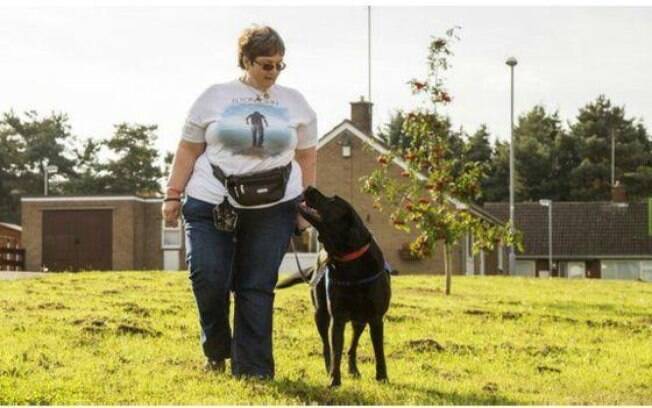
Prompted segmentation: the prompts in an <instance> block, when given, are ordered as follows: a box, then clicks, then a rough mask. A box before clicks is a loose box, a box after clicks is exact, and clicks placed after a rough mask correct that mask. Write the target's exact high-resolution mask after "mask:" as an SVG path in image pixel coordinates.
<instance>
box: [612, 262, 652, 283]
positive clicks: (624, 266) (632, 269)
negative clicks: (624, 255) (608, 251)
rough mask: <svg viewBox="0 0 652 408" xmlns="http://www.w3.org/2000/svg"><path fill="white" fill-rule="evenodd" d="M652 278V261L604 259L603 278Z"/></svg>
mask: <svg viewBox="0 0 652 408" xmlns="http://www.w3.org/2000/svg"><path fill="white" fill-rule="evenodd" d="M639 277H640V278H642V279H644V280H645V279H646V277H647V280H650V279H652V261H626V260H620V261H602V279H638V278H639Z"/></svg>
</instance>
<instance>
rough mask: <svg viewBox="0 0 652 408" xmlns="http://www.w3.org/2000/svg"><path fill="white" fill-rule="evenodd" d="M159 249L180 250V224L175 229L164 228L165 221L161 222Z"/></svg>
mask: <svg viewBox="0 0 652 408" xmlns="http://www.w3.org/2000/svg"><path fill="white" fill-rule="evenodd" d="M161 248H163V249H181V223H180V222H179V223H178V224H177V226H176V227H166V226H165V220H161Z"/></svg>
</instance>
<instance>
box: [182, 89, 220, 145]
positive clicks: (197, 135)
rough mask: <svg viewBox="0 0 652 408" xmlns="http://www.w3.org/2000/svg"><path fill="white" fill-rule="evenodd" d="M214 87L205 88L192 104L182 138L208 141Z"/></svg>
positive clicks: (199, 141)
mask: <svg viewBox="0 0 652 408" xmlns="http://www.w3.org/2000/svg"><path fill="white" fill-rule="evenodd" d="M213 90H214V88H213V87H210V88H208V89H207V90H205V91H204V92H203V93H202V94H201V95H200V96H199V98H197V100H196V101H195V103H193V104H192V107H191V108H190V111H189V112H188V116H187V117H186V121H185V123H184V124H183V130H182V132H181V139H183V140H185V141H188V142H192V143H206V127H208V124H209V123H210V120H209V118H210V117H211V115H210V109H209V108H210V106H211V104H210V99H211V97H212V94H213Z"/></svg>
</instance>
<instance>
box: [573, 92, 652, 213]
mask: <svg viewBox="0 0 652 408" xmlns="http://www.w3.org/2000/svg"><path fill="white" fill-rule="evenodd" d="M612 132H613V135H614V137H615V142H616V143H615V150H616V163H615V170H616V171H615V178H616V179H623V178H625V179H627V181H628V184H627V185H626V186H625V187H626V189H627V191H628V194H629V196H630V197H631V198H633V199H637V198H642V197H644V196H645V195H646V194H649V189H646V187H647V186H649V183H650V179H649V178H647V177H646V175H647V174H648V173H647V172H646V168H647V167H649V166H651V165H652V152H651V149H652V142H651V141H650V137H649V135H648V134H647V131H646V129H645V127H644V126H643V124H642V123H640V122H638V121H635V120H634V119H627V118H626V117H625V109H624V107H619V106H613V105H612V103H611V101H610V100H609V99H608V98H607V97H605V96H604V95H600V96H598V98H597V99H596V100H595V101H593V102H591V103H589V104H587V105H586V106H584V107H583V108H581V109H580V111H579V114H578V115H577V118H576V122H575V123H573V124H571V135H572V137H573V138H574V139H575V141H576V143H577V150H578V155H579V157H580V158H581V161H580V164H579V166H578V167H577V168H576V169H574V170H573V171H572V173H571V175H570V176H571V177H570V183H571V199H573V200H579V201H584V200H592V201H595V200H609V199H610V190H611V136H612Z"/></svg>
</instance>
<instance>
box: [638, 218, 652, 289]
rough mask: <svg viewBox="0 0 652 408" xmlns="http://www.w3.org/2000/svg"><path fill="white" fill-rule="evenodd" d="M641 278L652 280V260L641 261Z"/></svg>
mask: <svg viewBox="0 0 652 408" xmlns="http://www.w3.org/2000/svg"><path fill="white" fill-rule="evenodd" d="M650 222H652V221H650ZM641 280H644V281H647V282H652V261H641Z"/></svg>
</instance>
